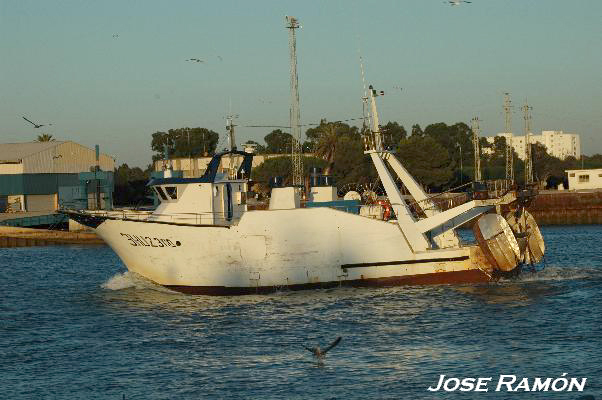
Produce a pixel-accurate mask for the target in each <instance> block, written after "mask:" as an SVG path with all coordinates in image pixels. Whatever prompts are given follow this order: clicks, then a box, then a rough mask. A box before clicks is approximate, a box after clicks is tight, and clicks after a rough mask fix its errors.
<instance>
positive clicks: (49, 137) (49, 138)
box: [36, 133, 54, 142]
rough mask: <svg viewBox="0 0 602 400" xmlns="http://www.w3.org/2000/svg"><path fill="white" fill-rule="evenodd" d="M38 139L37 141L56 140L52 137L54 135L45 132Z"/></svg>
mask: <svg viewBox="0 0 602 400" xmlns="http://www.w3.org/2000/svg"><path fill="white" fill-rule="evenodd" d="M36 141H37V142H54V139H53V138H52V135H49V134H47V133H43V134H41V135H38V138H37V139H36Z"/></svg>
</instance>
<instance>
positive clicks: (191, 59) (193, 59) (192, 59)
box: [186, 58, 205, 63]
mask: <svg viewBox="0 0 602 400" xmlns="http://www.w3.org/2000/svg"><path fill="white" fill-rule="evenodd" d="M186 61H193V62H198V63H204V62H205V61H203V60H201V59H199V58H189V59H188V60H186Z"/></svg>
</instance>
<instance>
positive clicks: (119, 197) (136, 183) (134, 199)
mask: <svg viewBox="0 0 602 400" xmlns="http://www.w3.org/2000/svg"><path fill="white" fill-rule="evenodd" d="M150 168H151V166H149V168H147V169H146V170H145V171H143V170H142V169H141V168H139V167H134V168H130V167H129V166H128V165H127V164H121V165H120V166H119V167H117V168H115V171H114V173H115V192H114V194H113V201H114V203H115V204H116V205H120V206H138V205H150V204H152V200H151V198H150V188H149V187H148V186H146V184H147V183H148V180H149V178H150V172H151V169H150Z"/></svg>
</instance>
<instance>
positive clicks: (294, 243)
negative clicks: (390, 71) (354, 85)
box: [88, 88, 514, 288]
mask: <svg viewBox="0 0 602 400" xmlns="http://www.w3.org/2000/svg"><path fill="white" fill-rule="evenodd" d="M370 93H371V94H370V98H371V105H372V116H371V121H372V127H371V131H372V135H373V138H372V140H370V141H369V145H370V148H369V149H368V151H366V153H367V154H370V157H371V159H372V162H373V163H374V166H375V168H376V170H377V172H378V175H379V177H380V180H381V182H382V185H383V187H384V189H385V192H386V194H387V197H388V200H389V202H390V203H391V207H392V209H393V211H394V212H395V216H396V218H397V219H396V220H392V221H383V220H381V219H382V217H380V218H373V217H374V216H375V213H374V210H371V209H370V208H369V207H373V206H370V205H367V206H362V207H361V209H360V215H358V214H353V213H348V212H343V211H339V210H335V209H332V208H300V204H299V197H298V195H299V193H298V191H297V190H295V189H294V188H292V187H289V188H274V189H273V190H272V197H271V200H270V205H269V209H268V210H254V211H249V210H247V206H246V202H245V201H244V200H245V194H246V192H247V181H246V180H232V179H226V177H225V176H224V175H223V174H218V176H217V178H216V179H215V180H214V181H213V182H201V183H199V182H198V181H197V182H192V181H190V182H186V181H183V183H180V181H177V180H175V181H174V180H164V181H161V180H159V181H156V182H155V184H154V190H156V191H157V193H158V194H159V195H160V197H162V198H163V200H162V203H161V205H160V206H159V207H158V208H157V210H156V211H154V212H152V213H143V212H125V211H123V212H121V213H120V212H108V213H107V212H88V214H91V215H93V216H96V217H102V219H104V222H102V223H101V224H100V225H98V227H97V228H96V231H97V232H98V234H99V235H100V236H101V237H102V238H103V239H105V240H106V242H107V243H108V244H109V245H110V246H111V247H112V248H113V249H114V250H115V252H116V253H117V254H118V255H119V257H120V258H121V259H122V260H123V262H124V263H125V265H126V266H127V267H128V268H129V269H130V270H132V271H134V272H137V273H139V274H141V275H143V276H146V277H148V278H149V279H151V280H153V281H155V282H157V283H159V284H162V285H177V286H198V287H211V286H218V287H236V288H254V287H260V286H261V287H264V286H268V287H271V286H275V287H278V286H286V285H298V284H307V283H319V282H337V281H343V280H353V281H360V280H363V279H375V278H378V279H383V278H399V277H409V276H420V275H424V274H435V275H436V274H445V273H447V272H453V271H475V270H477V271H478V270H481V271H483V272H484V274H485V275H484V276H487V277H491V270H490V268H491V265H490V264H487V260H486V259H485V258H484V257H485V256H484V255H483V254H484V253H483V252H482V251H480V250H479V249H478V248H477V247H474V246H473V247H462V246H461V245H460V244H459V243H458V242H457V241H456V243H452V245H451V246H450V247H448V248H439V249H436V248H435V247H437V246H434V245H433V243H432V242H431V239H432V238H436V237H443V236H444V235H452V237H453V238H456V239H457V237H456V236H455V233H454V232H453V229H454V228H456V227H457V226H459V224H462V223H464V222H466V221H469V220H470V219H472V218H474V217H476V216H478V215H480V214H483V213H484V212H486V211H489V210H491V209H492V208H493V207H494V206H495V205H499V204H501V201H506V203H508V202H511V201H513V200H514V198H510V197H508V196H507V198H505V199H503V200H487V201H485V200H483V201H481V200H479V201H472V202H469V203H467V204H464V205H461V206H458V207H455V208H452V209H450V210H447V211H445V212H439V210H437V209H436V208H435V207H432V206H434V205H433V204H432V202H431V200H430V199H428V198H427V196H426V194H425V193H424V192H423V191H422V189H421V188H420V186H419V185H418V184H417V183H416V182H415V181H414V179H413V178H412V177H411V176H410V175H409V173H408V172H407V171H406V170H405V168H403V166H402V165H401V163H400V162H399V161H397V160H396V159H395V158H394V156H393V155H392V154H390V153H388V152H385V151H383V150H382V139H381V134H380V130H379V127H378V113H377V110H376V105H375V102H374V98H375V96H376V92H375V91H374V90H373V89H372V88H370ZM385 160H387V162H388V163H389V165H390V166H391V167H392V168H393V170H395V172H396V173H397V175H398V176H399V177H400V179H401V180H402V183H403V184H404V185H405V186H406V187H407V188H408V189H410V188H411V194H412V196H413V197H414V200H419V201H422V202H423V203H426V204H429V206H428V207H426V206H425V213H426V215H427V218H426V219H423V220H417V219H416V218H417V217H416V216H414V215H413V214H412V212H411V210H410V208H409V207H408V205H407V204H406V201H405V199H404V198H403V197H402V195H401V193H400V192H399V190H398V188H397V185H396V183H395V181H394V179H393V177H392V175H391V173H390V172H389V170H388V168H387V165H386V164H385ZM173 182H175V183H173ZM161 193H163V196H161ZM331 195H332V192H331ZM367 207H368V208H367ZM379 207H381V206H379ZM380 211H381V213H380V214H379V213H376V214H379V215H382V207H381V210H380ZM379 215H376V217H379ZM485 228H486V226H485ZM485 230H486V229H485ZM435 242H436V241H435ZM435 244H436V243H435ZM439 247H441V246H439ZM502 250H504V249H502ZM505 250H506V251H510V252H512V250H508V249H505ZM485 264H487V265H485Z"/></svg>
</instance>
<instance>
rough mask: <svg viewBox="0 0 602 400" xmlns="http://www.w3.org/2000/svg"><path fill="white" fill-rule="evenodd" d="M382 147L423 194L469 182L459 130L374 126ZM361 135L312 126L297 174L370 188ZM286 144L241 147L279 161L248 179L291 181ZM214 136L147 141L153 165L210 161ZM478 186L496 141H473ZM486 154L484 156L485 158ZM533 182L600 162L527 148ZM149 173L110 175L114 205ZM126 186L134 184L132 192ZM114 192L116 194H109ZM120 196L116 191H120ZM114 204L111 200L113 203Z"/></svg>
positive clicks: (498, 154)
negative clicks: (318, 172)
mask: <svg viewBox="0 0 602 400" xmlns="http://www.w3.org/2000/svg"><path fill="white" fill-rule="evenodd" d="M381 132H382V134H383V142H384V146H385V147H386V148H387V149H390V150H394V151H395V152H396V156H397V157H398V158H399V159H400V160H401V162H402V163H403V164H404V166H405V167H406V168H407V169H408V171H409V172H410V173H411V174H412V175H413V176H414V178H415V179H416V180H417V181H418V182H419V183H420V184H422V185H423V186H424V187H425V188H426V189H427V190H428V191H429V192H438V191H443V190H449V189H453V188H455V187H458V186H461V185H462V184H465V183H467V182H470V181H472V180H473V179H474V151H473V144H472V131H471V129H470V127H469V126H468V125H467V124H465V123H464V122H457V123H454V124H452V125H447V124H446V123H444V122H438V123H434V124H429V125H427V126H426V127H425V128H424V129H423V128H422V127H421V126H420V125H418V124H414V125H412V127H411V128H410V130H409V132H408V131H407V130H406V129H405V127H404V126H403V125H401V124H399V123H398V122H395V121H389V122H387V123H386V124H384V125H382V126H381ZM367 133H368V129H367V128H366V127H357V126H352V125H349V124H346V123H344V122H340V121H327V120H326V119H323V120H321V121H320V124H319V125H317V126H315V127H312V128H309V129H307V130H306V132H305V140H304V142H303V145H302V149H303V153H304V154H303V158H304V166H305V170H306V171H305V172H306V173H307V172H308V171H309V168H311V167H319V168H323V170H324V172H325V173H327V174H330V175H332V176H333V177H334V178H335V180H336V182H337V186H338V187H339V188H340V187H343V186H345V185H346V184H349V183H357V184H363V183H370V182H374V181H375V180H376V179H377V178H378V175H377V173H376V171H375V169H374V167H373V166H372V162H371V160H370V157H369V156H368V155H365V154H364V142H363V137H364V135H366V134H367ZM292 141H293V137H292V135H291V134H290V133H288V132H284V131H282V130H281V129H274V130H272V131H271V132H269V133H268V134H267V135H265V136H264V143H257V142H254V141H249V142H248V143H251V144H253V145H255V151H256V153H257V154H282V156H281V157H274V158H269V159H267V160H265V161H264V162H263V163H262V164H261V165H259V166H257V167H256V168H255V169H254V170H253V172H252V179H253V180H255V181H256V182H258V183H260V184H262V185H265V186H267V183H268V181H269V179H270V177H272V176H282V177H283V178H284V180H285V182H290V181H291V171H292V169H291V162H290V157H289V155H290V153H291V146H292ZM219 144H220V140H219V134H218V133H217V132H215V131H212V130H209V129H206V128H199V127H197V128H179V129H170V130H168V131H166V132H155V133H153V134H152V140H151V149H152V150H153V152H154V154H153V156H152V159H153V161H155V160H159V159H163V158H164V156H165V153H166V152H167V155H168V157H169V158H178V157H180V158H186V157H200V156H212V155H214V154H215V153H216V152H217V151H218V146H219ZM480 148H481V154H480V157H481V178H482V179H484V180H489V179H504V178H505V166H506V139H505V138H504V137H501V136H496V137H495V138H494V141H493V143H490V142H488V141H487V139H486V138H484V137H481V138H480ZM486 149H487V151H486ZM532 155H533V174H534V179H535V180H536V181H538V182H541V183H542V184H545V185H546V186H547V187H550V188H555V187H556V186H557V185H558V184H560V183H563V182H564V183H565V186H567V185H566V184H567V182H566V174H565V172H564V171H565V170H567V169H580V168H581V167H582V164H583V167H584V168H601V167H602V155H600V154H595V155H593V156H589V157H588V156H583V157H582V159H579V160H577V159H575V158H574V157H567V158H566V159H564V160H560V159H559V158H556V157H554V156H551V155H550V154H548V152H547V150H546V148H545V146H543V145H542V144H540V143H533V144H532ZM513 157H514V159H513V164H514V175H515V180H516V181H517V183H519V184H522V183H523V182H524V168H525V165H524V162H523V161H522V160H521V159H519V157H518V155H517V154H516V152H514V151H513ZM151 171H152V165H149V167H148V168H147V170H145V171H143V170H141V169H140V168H130V167H128V166H127V164H123V165H121V166H120V167H118V168H117V169H116V170H115V172H116V174H115V184H116V191H115V198H116V201H115V202H116V204H122V205H123V204H137V203H138V202H143V201H144V198H145V196H147V194H144V195H143V196H142V197H141V196H140V195H136V194H135V191H140V192H144V186H143V185H142V183H141V182H144V183H146V181H147V180H148V179H149V177H150V172H151ZM132 182H139V183H137V184H136V187H135V188H134V187H132V184H131V183H132ZM118 187H119V188H120V190H117V188H118ZM121 188H123V189H121ZM118 197H119V199H118Z"/></svg>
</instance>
